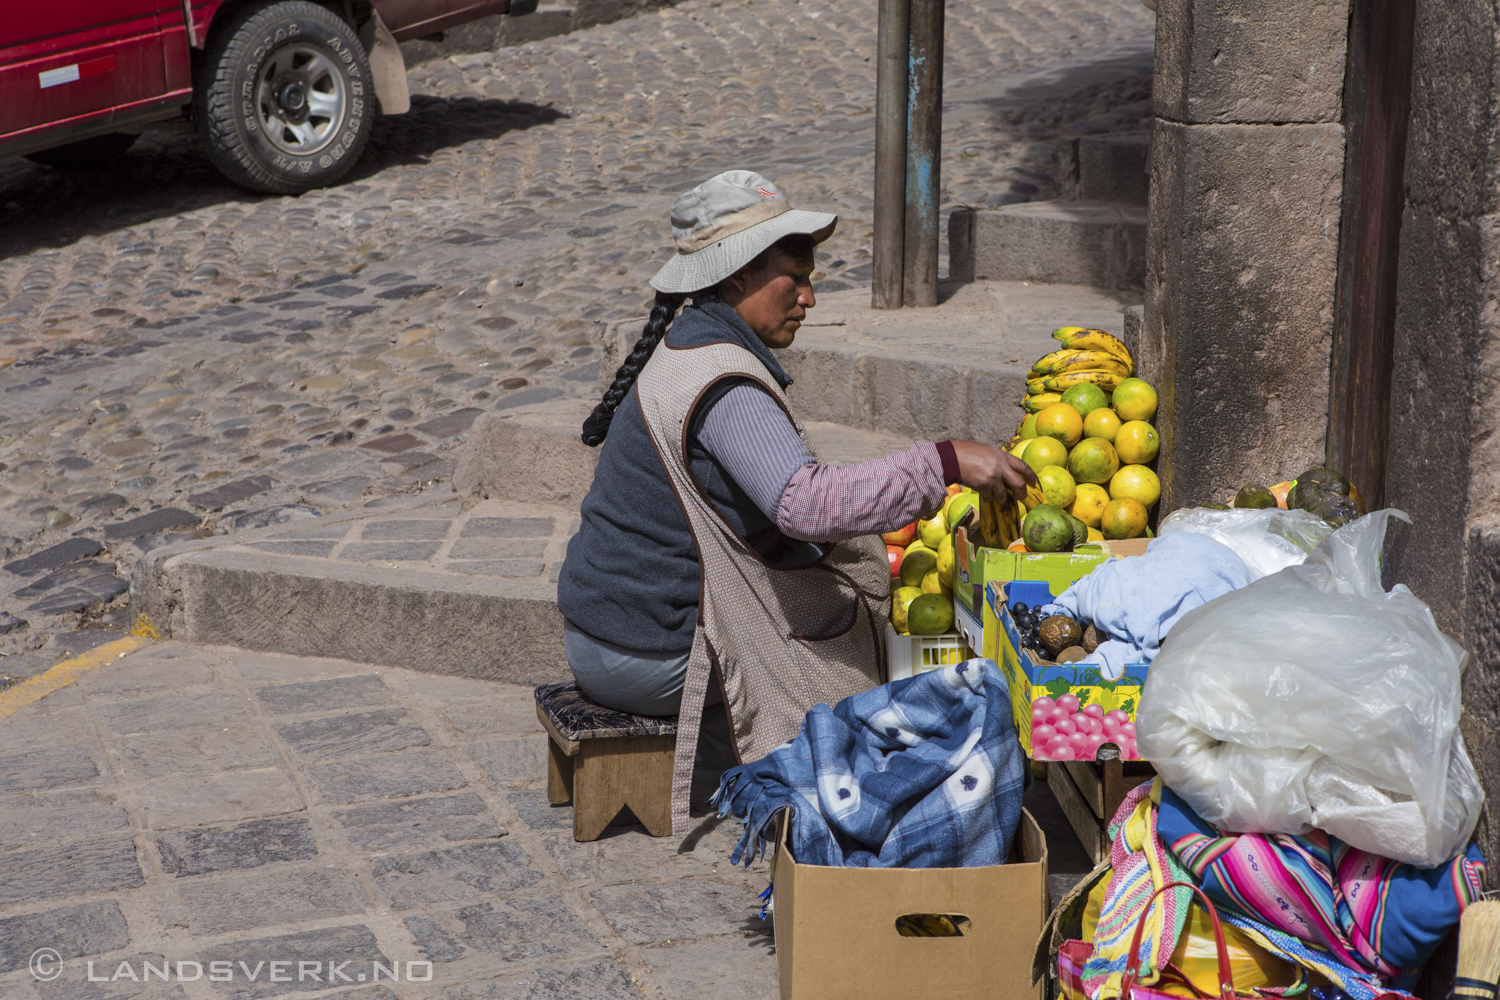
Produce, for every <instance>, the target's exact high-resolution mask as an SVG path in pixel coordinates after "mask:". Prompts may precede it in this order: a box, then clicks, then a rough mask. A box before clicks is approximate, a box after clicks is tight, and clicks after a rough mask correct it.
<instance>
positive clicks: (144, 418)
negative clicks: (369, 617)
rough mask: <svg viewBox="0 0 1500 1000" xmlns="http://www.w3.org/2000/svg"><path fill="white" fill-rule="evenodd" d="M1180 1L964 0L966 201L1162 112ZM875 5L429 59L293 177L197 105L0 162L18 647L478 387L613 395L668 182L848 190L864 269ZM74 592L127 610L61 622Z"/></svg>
mask: <svg viewBox="0 0 1500 1000" xmlns="http://www.w3.org/2000/svg"><path fill="white" fill-rule="evenodd" d="M1153 20H1154V19H1153V16H1152V15H1151V13H1150V12H1149V11H1147V10H1146V9H1145V8H1144V7H1142V6H1141V5H1140V4H1139V2H1138V0H1107V2H1104V3H1094V4H1088V3H1081V2H1071V0H1049V2H1046V3H1041V4H1028V5H1024V6H1022V5H1015V6H1012V5H1010V4H1005V3H995V2H990V3H956V4H953V5H951V6H950V7H949V10H948V49H947V70H946V73H947V78H946V94H947V110H946V112H945V125H944V147H943V151H944V156H943V164H942V171H943V182H944V189H945V195H944V204H945V206H946V207H947V208H950V209H951V208H953V207H955V206H958V205H972V206H984V205H988V206H994V205H999V204H1006V203H1011V202H1017V201H1023V200H1028V199H1033V198H1045V197H1048V196H1050V195H1051V194H1052V191H1053V188H1052V181H1051V178H1050V174H1049V171H1050V170H1051V159H1052V148H1053V142H1054V140H1055V139H1057V138H1058V137H1062V136H1071V135H1078V134H1088V133H1096V132H1104V131H1138V130H1139V129H1141V128H1142V127H1143V126H1142V122H1143V120H1145V119H1146V117H1147V116H1148V115H1149V105H1150V102H1149V96H1150V71H1149V53H1150V47H1151V40H1152V30H1153V28H1152V25H1153ZM874 38H875V21H874V16H873V8H871V7H870V6H869V5H867V4H864V5H856V4H853V3H850V2H847V0H832V2H819V3H805V2H798V0H758V2H746V3H743V4H723V5H713V4H709V3H703V2H701V0H690V2H687V3H684V4H682V5H680V6H678V7H676V8H675V9H666V10H663V11H661V12H657V13H650V14H645V15H641V16H640V17H637V18H635V19H631V20H626V21H620V22H616V23H614V24H609V25H603V26H599V27H595V28H592V29H590V30H587V31H582V32H576V33H574V34H571V35H566V36H560V37H556V38H551V39H547V40H544V41H541V42H536V43H531V44H528V45H525V46H523V47H521V48H517V49H508V50H503V51H499V52H494V53H485V54H479V55H462V56H454V57H452V58H448V59H442V60H437V61H433V62H429V63H425V64H422V65H419V66H416V67H413V68H412V69H411V71H410V79H411V85H412V92H413V95H414V96H413V110H412V111H411V112H410V113H409V114H407V115H404V116H400V117H395V118H389V119H383V120H379V121H378V122H377V125H376V130H375V133H374V136H373V138H372V141H371V143H370V145H369V147H368V149H367V150H366V152H365V154H364V158H363V160H362V162H361V163H360V165H359V166H358V167H357V168H356V171H355V173H354V174H353V176H352V177H351V178H350V179H349V180H348V181H347V182H345V183H343V184H341V185H340V186H337V187H334V188H331V189H327V190H320V191H314V192H311V193H309V194H306V195H303V196H301V197H295V198H291V197H269V196H255V195H251V194H248V193H246V192H244V191H242V190H240V189H238V188H235V187H233V186H231V185H229V184H228V183H227V182H226V181H224V180H223V179H222V178H220V177H219V176H218V175H217V174H216V173H215V172H214V171H213V169H212V168H211V167H210V166H209V164H208V162H207V160H206V159H205V158H204V157H203V156H202V155H201V153H200V152H199V150H198V148H197V146H196V140H195V139H193V138H190V137H167V136H162V135H158V134H155V133H148V134H146V135H145V136H144V137H142V139H141V140H140V141H139V142H138V143H137V145H136V147H135V149H134V150H133V151H132V152H131V153H129V154H128V155H127V156H126V157H124V158H123V159H122V160H121V161H119V162H118V163H116V164H114V165H112V166H111V167H109V168H108V169H103V170H98V171H94V172H90V173H84V174H66V173H59V172H56V171H53V170H51V169H49V168H44V167H40V166H36V165H33V164H30V163H29V162H27V161H23V160H12V161H8V162H6V163H4V164H0V225H3V231H0V361H3V362H5V363H7V364H9V367H8V368H6V369H5V370H4V371H3V372H0V390H3V391H0V463H3V468H0V547H3V550H4V552H5V554H6V556H7V558H8V560H10V562H9V563H8V564H7V565H12V564H13V563H14V562H15V561H17V560H18V559H20V558H22V557H28V558H29V557H31V556H32V555H34V554H35V553H37V552H39V551H41V550H48V549H49V548H50V547H54V546H56V545H57V544H59V543H63V542H67V543H68V544H69V545H70V546H71V548H69V549H68V550H66V551H62V552H53V554H51V555H44V556H42V557H41V558H40V559H39V560H37V561H34V562H32V563H29V564H26V565H25V566H24V567H23V569H22V570H20V571H18V572H19V573H20V574H22V575H19V576H18V577H12V578H11V579H12V580H13V581H16V583H15V585H9V586H8V587H7V592H6V593H5V594H4V595H0V612H3V613H4V615H3V616H0V630H4V631H6V632H7V634H5V635H4V637H3V638H0V652H5V653H10V654H13V655H11V656H8V657H6V658H5V659H4V660H3V661H0V674H6V675H8V676H11V677H13V678H23V677H25V676H29V675H30V674H33V673H35V672H37V671H39V670H41V669H45V668H46V667H47V666H49V665H50V664H51V663H52V662H55V661H56V660H57V659H58V658H60V657H61V656H62V655H64V654H66V653H67V652H69V651H76V650H77V649H79V648H84V647H86V646H87V645H88V644H89V643H90V642H93V641H102V640H104V639H108V638H112V637H114V636H116V635H118V634H119V633H118V631H113V632H111V631H108V629H119V628H123V627H125V626H126V625H128V623H127V622H126V621H125V620H124V613H123V611H121V610H120V604H121V602H122V601H123V600H124V598H123V596H122V592H123V590H124V578H126V577H128V575H129V566H130V563H131V562H133V560H134V559H135V558H136V557H137V556H138V555H139V554H140V552H142V551H145V550H148V549H150V548H152V547H154V546H156V545H159V544H162V543H163V541H171V540H176V539H177V538H181V537H192V536H195V535H205V534H212V533H216V532H220V533H221V532H224V531H234V530H240V529H244V528H259V527H264V526H267V525H270V524H275V523H280V522H284V521H288V520H291V519H295V518H302V517H312V516H315V515H318V514H321V513H324V512H327V511H331V510H340V509H344V508H348V507H351V506H358V505H361V504H365V503H369V502H371V501H372V500H380V499H381V498H383V497H387V496H392V495H396V494H408V493H414V492H420V491H422V490H425V489H430V488H432V487H434V486H438V487H439V488H446V487H445V486H444V485H442V484H446V482H447V481H448V479H449V478H450V477H451V475H452V471H453V461H454V459H455V457H456V454H457V450H458V449H459V448H460V447H461V446H462V444H463V442H464V441H465V440H466V436H467V429H468V427H469V425H470V424H471V423H472V422H473V420H474V418H475V417H476V416H477V415H478V414H479V413H481V412H483V411H484V410H485V409H505V408H510V407H515V406H520V405H527V404H534V403H538V402H542V401H546V400H549V399H553V398H558V397H563V396H592V395H594V394H595V393H596V392H597V388H596V386H597V379H598V364H599V357H600V353H601V351H600V345H601V340H602V333H603V331H604V329H605V327H606V325H607V324H609V323H611V322H615V321H623V320H628V319H631V318H633V317H638V316H641V315H643V313H644V310H645V308H646V304H647V303H648V302H649V297H648V293H649V289H648V288H647V286H646V279H647V278H648V277H649V276H650V275H651V273H653V271H654V270H655V269H656V267H658V266H659V263H660V260H661V259H662V257H663V255H665V254H667V253H669V252H670V245H669V243H668V233H667V230H666V225H665V215H666V210H667V208H668V207H669V205H670V203H671V201H672V198H673V197H674V196H675V195H676V194H677V193H678V192H679V191H681V190H683V189H685V188H687V187H689V186H691V185H692V184H694V183H696V182H698V181H700V180H702V179H703V178H705V177H707V176H709V175H711V174H713V173H715V172H717V171H719V170H722V169H727V168H730V167H736V166H744V167H751V168H754V169H756V170H759V171H761V172H763V173H765V174H766V175H767V176H769V177H771V178H772V179H773V180H775V181H776V182H777V183H778V184H780V185H781V186H782V187H783V188H784V189H785V190H786V191H787V192H788V193H789V195H790V197H791V199H792V201H793V203H794V204H797V205H802V206H806V207H810V208H811V207H816V208H821V209H828V210H832V211H837V212H839V213H840V214H841V215H842V217H843V221H842V223H841V225H840V228H839V231H838V233H837V234H836V236H835V237H834V239H833V240H831V241H830V242H829V243H828V244H825V248H824V249H825V251H826V252H823V253H821V254H820V271H819V274H818V275H817V277H818V279H819V281H820V286H819V287H820V288H821V289H822V290H823V291H828V292H832V291H838V290H843V289H852V288H855V287H865V286H867V285H868V280H869V274H870V261H869V252H870V234H871V224H870V213H871V201H870V195H869V192H870V188H871V183H872V182H871V177H872V169H873V158H872V148H873V139H874V116H873V102H874V98H873V93H874V64H873V63H872V62H871V61H870V57H871V55H872V53H873V50H874ZM771 68H774V69H771ZM945 252H946V251H945ZM143 518H144V519H143ZM74 536H81V537H82V538H83V539H87V540H93V541H94V547H93V549H92V551H90V552H88V553H85V554H82V555H80V553H81V552H82V548H80V546H82V547H88V545H89V542H88V541H79V540H77V539H75V538H74ZM80 559H82V560H84V561H82V562H79V560H80ZM22 583H24V585H22ZM17 592H19V593H17ZM110 602H113V603H110ZM80 614H81V615H82V616H83V619H84V620H85V622H86V623H88V624H92V625H102V626H106V627H107V629H106V631H104V632H103V633H101V634H99V635H77V634H75V635H73V636H71V637H68V636H64V637H61V638H60V639H58V640H53V642H54V644H53V645H50V646H46V648H45V649H42V648H40V647H43V646H44V645H45V644H47V643H48V642H49V639H50V637H52V636H53V635H54V634H56V633H58V632H59V630H61V629H68V628H72V627H73V626H74V625H76V624H77V623H78V621H79V616H80ZM22 621H25V622H27V623H28V625H27V626H25V627H22V626H21V625H20V624H19V622H22ZM57 642H63V643H65V644H67V645H65V646H64V647H59V646H57V645H56V643H57ZM54 649H58V650H59V651H58V652H54V651H53V650H54ZM3 683H5V682H4V681H3V680H0V684H3Z"/></svg>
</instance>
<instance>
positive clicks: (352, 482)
mask: <svg viewBox="0 0 1500 1000" xmlns="http://www.w3.org/2000/svg"><path fill="white" fill-rule="evenodd" d="M374 481H375V480H374V479H372V478H370V477H369V476H343V477H341V478H339V479H330V480H327V481H326V482H321V483H311V484H309V485H307V486H304V487H303V488H302V492H303V494H304V495H305V496H307V497H309V498H311V499H314V500H317V501H318V502H319V503H324V504H328V505H330V506H334V505H342V504H346V503H349V502H350V501H351V500H357V499H359V498H360V497H361V496H363V495H364V492H365V488H366V487H368V486H369V485H370V484H371V483H373V482H374Z"/></svg>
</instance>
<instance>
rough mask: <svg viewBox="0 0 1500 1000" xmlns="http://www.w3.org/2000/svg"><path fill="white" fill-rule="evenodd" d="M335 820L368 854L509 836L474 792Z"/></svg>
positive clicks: (363, 809) (347, 813)
mask: <svg viewBox="0 0 1500 1000" xmlns="http://www.w3.org/2000/svg"><path fill="white" fill-rule="evenodd" d="M325 766H333V765H325ZM333 818H334V820H335V821H336V822H337V823H338V824H339V825H340V826H341V827H343V829H344V836H345V837H347V838H349V842H350V843H351V844H354V845H355V846H356V847H363V848H365V849H366V850H387V849H390V848H396V847H411V846H416V845H419V844H427V843H431V842H434V841H451V840H483V839H488V838H491V837H503V836H504V835H505V833H506V830H505V827H503V826H501V825H500V821H499V820H497V819H495V817H494V815H492V814H491V813H490V810H489V807H488V806H486V805H485V803H484V800H483V799H481V798H480V797H479V796H478V795H475V794H474V793H473V792H464V793H462V794H459V795H441V796H434V797H433V798H427V799H406V800H403V801H400V802H382V803H379V804H376V805H368V806H359V807H357V808H354V809H345V810H344V811H342V812H336V813H334V814H333Z"/></svg>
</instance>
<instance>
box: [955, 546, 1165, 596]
mask: <svg viewBox="0 0 1500 1000" xmlns="http://www.w3.org/2000/svg"><path fill="white" fill-rule="evenodd" d="M1145 542H1146V540H1145V539H1132V540H1131V541H1128V542H1111V543H1109V546H1108V547H1106V546H1104V545H1101V544H1099V543H1089V544H1087V545H1080V546H1079V547H1078V548H1076V549H1074V550H1073V551H1072V552H1011V551H1010V550H1009V549H989V548H985V547H983V546H981V545H975V544H973V543H972V542H971V541H970V538H969V532H968V530H967V529H965V528H956V529H954V532H953V561H954V570H955V576H956V580H955V586H954V588H953V598H954V600H955V601H957V602H958V603H959V604H962V605H963V606H964V607H966V608H968V609H969V610H970V611H972V612H973V613H974V614H975V615H980V614H982V611H983V605H984V585H985V584H987V583H989V582H990V581H991V580H998V581H1000V582H1001V583H1005V582H1007V581H1010V580H1042V581H1045V582H1046V583H1047V585H1048V587H1049V588H1051V591H1052V593H1053V594H1061V593H1062V592H1063V591H1064V590H1067V589H1068V585H1069V584H1071V583H1072V582H1073V581H1074V580H1078V579H1081V578H1082V577H1085V576H1088V575H1089V574H1090V573H1092V572H1093V571H1094V570H1095V568H1097V567H1099V566H1102V565H1103V564H1104V563H1105V561H1106V560H1108V559H1109V557H1110V553H1111V552H1113V553H1114V554H1115V555H1139V554H1140V553H1138V552H1135V551H1133V550H1134V549H1135V548H1140V549H1141V551H1145Z"/></svg>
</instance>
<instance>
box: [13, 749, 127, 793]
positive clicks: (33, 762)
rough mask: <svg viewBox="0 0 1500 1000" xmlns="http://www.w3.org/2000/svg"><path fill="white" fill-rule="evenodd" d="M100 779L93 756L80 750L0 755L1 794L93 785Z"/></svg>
mask: <svg viewBox="0 0 1500 1000" xmlns="http://www.w3.org/2000/svg"><path fill="white" fill-rule="evenodd" d="M101 778H103V775H101V774H100V773H99V765H98V764H97V763H95V762H94V758H93V755H92V754H90V753H89V751H88V750H86V749H83V748H81V747H62V748H49V749H46V750H23V751H21V752H20V753H8V754H4V755H0V792H18V791H21V790H23V789H31V788H67V787H69V786H71V785H92V784H94V783H96V782H98V781H100V780H101Z"/></svg>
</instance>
